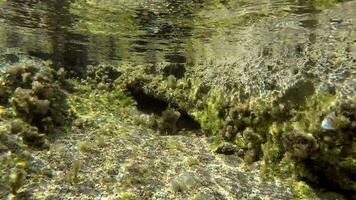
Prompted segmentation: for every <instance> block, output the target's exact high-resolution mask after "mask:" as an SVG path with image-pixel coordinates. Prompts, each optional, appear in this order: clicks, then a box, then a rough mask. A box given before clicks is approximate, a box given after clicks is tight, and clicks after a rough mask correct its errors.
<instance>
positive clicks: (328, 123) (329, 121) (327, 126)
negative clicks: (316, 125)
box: [321, 112, 337, 130]
mask: <svg viewBox="0 0 356 200" xmlns="http://www.w3.org/2000/svg"><path fill="white" fill-rule="evenodd" d="M336 121H337V120H336V114H335V112H332V113H330V114H328V115H327V116H326V117H325V118H324V119H323V121H322V122H321V127H322V128H323V129H324V130H336V129H337V123H336Z"/></svg>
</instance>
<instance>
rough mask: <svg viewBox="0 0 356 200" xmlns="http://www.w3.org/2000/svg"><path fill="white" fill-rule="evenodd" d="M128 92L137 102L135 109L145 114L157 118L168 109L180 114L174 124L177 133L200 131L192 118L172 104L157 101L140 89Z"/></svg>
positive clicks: (197, 123)
mask: <svg viewBox="0 0 356 200" xmlns="http://www.w3.org/2000/svg"><path fill="white" fill-rule="evenodd" d="M129 91H130V93H131V95H132V97H133V98H134V100H135V101H136V102H137V109H138V110H139V111H141V112H143V113H145V114H153V115H155V116H156V117H157V118H160V117H161V116H162V113H163V112H164V111H165V110H167V109H168V108H173V109H175V110H176V111H178V112H179V113H180V116H179V118H178V120H177V122H176V124H175V126H176V127H177V131H178V132H179V131H183V130H185V131H200V129H201V127H200V124H199V122H197V121H196V120H195V119H194V118H193V117H192V116H190V115H189V114H188V113H187V112H186V111H185V110H182V109H180V108H179V107H178V106H176V105H174V104H170V103H168V102H166V101H164V100H161V99H158V98H156V97H153V96H151V95H147V94H145V93H144V92H143V91H142V90H140V89H137V88H135V89H132V88H131V89H130V88H129Z"/></svg>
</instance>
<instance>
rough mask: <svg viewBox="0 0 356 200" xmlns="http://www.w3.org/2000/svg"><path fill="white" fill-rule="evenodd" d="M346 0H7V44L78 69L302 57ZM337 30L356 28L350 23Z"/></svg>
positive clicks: (3, 34) (0, 31) (3, 24)
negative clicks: (111, 64)
mask: <svg viewBox="0 0 356 200" xmlns="http://www.w3.org/2000/svg"><path fill="white" fill-rule="evenodd" d="M345 3H348V2H343V1H327V0H316V1H292V0H289V1H286V0H284V1H283V0H273V1H270V0H269V1H267V0H264V1H255V0H245V1H235V0H224V1H223V0H221V1H216V0H208V1H202V0H194V1H191V0H189V1H188V0H162V1H158V0H154V1H144V0H140V1H127V0H111V1H99V0H93V1H84V0H72V1H68V0H66V1H56V0H49V1H39V0H33V1H26V0H0V8H1V9H0V17H1V18H0V47H1V48H19V49H21V50H22V51H25V52H29V53H30V54H32V55H35V56H38V57H41V58H46V59H49V58H50V59H52V60H54V61H55V62H56V63H60V64H61V65H64V66H70V67H77V68H81V67H83V66H86V65H87V64H89V63H97V62H102V61H108V60H120V61H130V62H135V63H137V64H142V63H157V62H162V61H166V62H169V63H172V64H174V65H178V66H179V65H185V64H188V65H193V64H195V63H197V62H210V61H211V62H213V61H214V62H219V61H221V62H227V63H229V62H234V61H236V60H235V58H236V57H244V56H249V55H248V54H249V53H250V52H253V51H260V53H261V54H263V55H272V54H274V53H277V54H280V53H281V52H285V51H291V49H292V50H293V52H290V53H291V54H289V55H287V56H298V54H299V53H300V52H301V49H302V48H305V47H304V46H305V44H308V43H313V42H314V41H315V40H316V38H315V37H318V33H315V32H318V30H322V29H323V28H325V27H324V26H325V25H326V24H325V23H326V22H328V23H329V22H330V21H325V20H328V19H326V18H325V16H324V15H321V14H320V13H322V12H324V11H325V10H328V9H333V8H335V7H337V6H340V5H342V4H345ZM350 5H354V4H350ZM349 9H352V7H351V8H349ZM333 20H334V23H336V24H337V23H338V19H333ZM337 28H339V29H341V32H342V31H343V30H345V31H348V30H349V27H347V23H346V27H345V26H344V27H343V26H340V27H337ZM276 43H278V45H275V44H276ZM273 45H275V46H276V48H275V47H273ZM281 47H282V48H286V49H281ZM212 60H213V61H212Z"/></svg>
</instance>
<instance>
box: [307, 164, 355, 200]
mask: <svg viewBox="0 0 356 200" xmlns="http://www.w3.org/2000/svg"><path fill="white" fill-rule="evenodd" d="M304 163H305V164H306V166H307V168H308V169H310V172H311V173H312V174H313V175H315V177H316V181H311V180H309V179H307V178H301V180H302V181H305V182H306V183H308V185H310V186H312V187H313V188H315V189H317V190H318V191H321V192H325V191H328V192H333V193H337V194H341V195H342V196H344V197H345V198H346V199H355V197H356V195H355V194H354V193H353V191H352V190H346V189H343V188H341V187H340V186H339V185H338V184H337V182H336V177H333V176H336V174H334V173H333V171H336V170H335V169H333V170H328V169H330V167H331V166H327V165H323V166H322V167H321V166H319V165H317V163H315V161H313V160H311V159H307V160H305V161H304ZM349 177H352V175H351V172H350V174H349ZM352 178H353V179H354V178H355V177H352Z"/></svg>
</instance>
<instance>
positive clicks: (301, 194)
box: [293, 181, 319, 200]
mask: <svg viewBox="0 0 356 200" xmlns="http://www.w3.org/2000/svg"><path fill="white" fill-rule="evenodd" d="M293 194H294V197H295V199H298V200H305V199H310V200H313V199H315V200H317V199H319V198H318V197H317V195H316V193H315V191H314V190H313V189H312V188H311V187H310V186H309V185H308V184H306V183H305V182H303V181H298V182H296V183H295V184H294V187H293Z"/></svg>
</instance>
